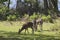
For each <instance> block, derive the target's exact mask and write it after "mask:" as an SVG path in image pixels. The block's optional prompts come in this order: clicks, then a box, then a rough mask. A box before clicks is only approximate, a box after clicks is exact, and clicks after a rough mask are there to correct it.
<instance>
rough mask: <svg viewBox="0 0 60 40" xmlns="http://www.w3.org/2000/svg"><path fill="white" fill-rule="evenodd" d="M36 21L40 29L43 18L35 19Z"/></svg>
mask: <svg viewBox="0 0 60 40" xmlns="http://www.w3.org/2000/svg"><path fill="white" fill-rule="evenodd" d="M36 23H37V24H39V25H40V29H41V31H42V30H43V29H42V27H43V19H42V18H40V19H37V20H36Z"/></svg>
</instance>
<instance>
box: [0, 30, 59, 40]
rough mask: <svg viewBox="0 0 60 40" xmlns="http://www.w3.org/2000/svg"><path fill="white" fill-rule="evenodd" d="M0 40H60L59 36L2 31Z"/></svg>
mask: <svg viewBox="0 0 60 40" xmlns="http://www.w3.org/2000/svg"><path fill="white" fill-rule="evenodd" d="M0 34H2V35H1V36H0V40H60V37H59V36H49V35H42V34H34V35H32V34H22V33H21V34H18V33H17V32H6V31H0Z"/></svg>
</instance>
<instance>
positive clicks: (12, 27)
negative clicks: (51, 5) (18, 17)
mask: <svg viewBox="0 0 60 40" xmlns="http://www.w3.org/2000/svg"><path fill="white" fill-rule="evenodd" d="M22 25H23V22H20V21H14V22H13V21H12V24H11V23H10V22H9V21H0V40H60V19H57V20H56V23H54V24H52V23H45V22H44V24H43V31H42V32H40V26H39V25H38V30H37V31H36V32H34V34H32V30H31V29H30V28H29V29H28V30H29V34H28V33H26V34H25V32H24V30H23V31H22V32H21V34H18V33H17V32H18V30H19V29H21V27H22ZM56 28H57V29H58V31H56V30H55V31H52V29H56Z"/></svg>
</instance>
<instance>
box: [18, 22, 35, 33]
mask: <svg viewBox="0 0 60 40" xmlns="http://www.w3.org/2000/svg"><path fill="white" fill-rule="evenodd" d="M28 28H31V29H32V33H33V34H34V27H33V22H27V23H25V24H23V26H22V28H21V29H19V31H18V34H20V33H21V32H22V31H23V30H24V29H25V33H26V31H28ZM28 33H29V32H28Z"/></svg>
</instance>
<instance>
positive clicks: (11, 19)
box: [7, 15, 17, 21]
mask: <svg viewBox="0 0 60 40" xmlns="http://www.w3.org/2000/svg"><path fill="white" fill-rule="evenodd" d="M16 18H17V17H16V15H9V16H7V20H9V21H14V20H16Z"/></svg>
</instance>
